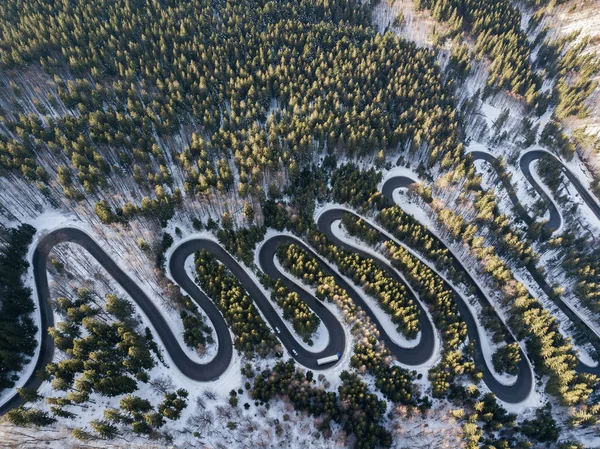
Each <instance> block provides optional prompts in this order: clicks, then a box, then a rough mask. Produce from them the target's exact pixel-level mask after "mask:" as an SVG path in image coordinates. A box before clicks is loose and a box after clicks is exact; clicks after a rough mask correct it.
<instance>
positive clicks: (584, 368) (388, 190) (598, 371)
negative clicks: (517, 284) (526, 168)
mask: <svg viewBox="0 0 600 449" xmlns="http://www.w3.org/2000/svg"><path fill="white" fill-rule="evenodd" d="M534 151H538V150H534ZM530 153H531V152H530ZM540 153H542V154H540ZM484 154H485V153H484ZM543 154H549V153H547V152H545V151H539V153H537V154H536V157H537V158H539V157H541V156H542V155H543ZM413 183H416V181H415V180H413V179H411V178H408V177H406V176H396V177H391V178H389V179H387V180H386V181H385V182H384V184H383V187H382V189H381V190H382V193H383V195H384V197H385V198H386V200H387V201H388V202H389V203H390V204H394V200H393V192H394V190H395V189H398V188H407V187H409V186H410V185H411V184H413ZM367 224H368V222H367ZM429 234H430V236H431V237H432V238H434V239H436V240H437V241H438V242H439V244H440V245H441V248H447V249H448V247H447V246H446V245H445V244H444V242H442V241H441V240H440V239H439V238H438V237H437V236H436V235H435V234H433V233H429ZM449 253H450V254H451V255H452V260H453V263H454V265H455V267H456V268H457V269H461V270H462V271H463V272H464V273H465V274H466V275H467V276H468V278H469V280H470V282H471V284H472V285H473V286H475V287H476V294H477V296H478V298H479V300H480V301H484V303H487V304H488V305H489V306H490V307H492V310H494V313H495V314H496V316H498V315H497V313H496V310H495V308H494V307H493V306H492V304H491V303H490V302H489V300H488V298H487V297H486V296H485V294H484V293H483V291H481V289H480V288H479V286H478V285H477V283H476V282H475V280H474V279H473V277H472V276H471V275H470V273H469V272H468V271H467V270H466V268H465V267H464V265H462V263H461V262H460V260H459V259H458V258H457V257H456V256H454V254H453V253H452V251H450V250H449ZM526 268H527V270H528V271H529V272H530V274H531V275H532V276H533V278H534V279H535V281H536V282H537V283H538V285H539V286H540V288H541V289H542V290H543V291H544V293H546V295H548V296H549V297H551V298H552V297H553V288H552V287H551V286H550V285H549V284H548V283H547V282H546V280H545V279H544V278H543V277H540V276H538V275H537V274H536V273H535V272H533V271H532V270H531V269H530V268H529V267H526ZM450 288H451V287H450ZM484 303H482V304H484ZM555 304H556V305H557V306H558V307H559V308H560V309H561V310H562V311H563V313H565V315H567V317H569V319H570V320H571V321H573V322H574V323H576V324H578V326H579V329H580V331H581V332H583V334H584V335H585V336H586V337H587V338H588V339H589V340H590V341H591V342H592V344H594V347H598V344H599V342H598V340H599V339H598V337H597V336H596V334H595V332H594V331H593V330H592V329H590V328H589V326H588V325H587V323H585V321H583V320H582V319H581V318H580V317H579V316H578V315H577V314H575V313H574V312H573V311H572V310H571V308H570V307H569V306H568V305H567V304H566V303H565V302H564V301H563V300H562V299H558V300H557V301H555ZM461 313H462V312H461ZM470 328H471V326H469V330H470ZM469 338H470V336H469ZM523 360H524V357H523V353H522V352H521V361H522V362H523ZM529 369H531V368H529ZM575 370H576V371H577V372H580V373H590V374H594V375H596V376H599V377H600V364H598V365H597V366H595V367H591V366H589V365H586V364H584V363H582V362H581V361H579V363H578V364H577V367H576V368H575ZM522 372H523V366H519V373H520V374H519V378H520V376H521V373H522ZM530 375H531V373H530V374H529V376H530ZM484 380H485V372H484ZM486 384H487V382H486ZM507 402H510V401H507ZM515 402H516V401H515Z"/></svg>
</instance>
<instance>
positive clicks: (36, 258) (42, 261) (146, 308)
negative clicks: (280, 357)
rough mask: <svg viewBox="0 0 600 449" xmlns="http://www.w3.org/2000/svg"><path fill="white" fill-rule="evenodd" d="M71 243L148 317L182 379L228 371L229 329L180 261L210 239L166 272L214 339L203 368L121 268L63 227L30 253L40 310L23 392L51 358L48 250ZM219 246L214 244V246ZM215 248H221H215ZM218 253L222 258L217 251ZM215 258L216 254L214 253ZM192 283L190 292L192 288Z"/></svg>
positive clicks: (180, 254)
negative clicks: (36, 350)
mask: <svg viewBox="0 0 600 449" xmlns="http://www.w3.org/2000/svg"><path fill="white" fill-rule="evenodd" d="M66 242H70V243H76V244H77V245H79V246H81V247H82V248H83V249H85V250H86V251H88V252H89V253H90V255H91V256H92V257H93V258H94V259H96V261H97V262H98V263H99V264H100V265H101V266H102V267H103V268H104V269H105V270H106V271H107V272H108V274H109V275H110V276H111V277H112V278H113V279H114V280H115V281H116V282H117V283H118V284H119V285H120V286H121V287H122V288H123V290H125V291H126V292H127V293H128V294H129V296H131V298H132V299H133V300H134V301H135V302H136V304H137V305H138V306H139V307H140V309H141V310H142V311H143V312H144V314H145V315H146V316H147V317H148V319H149V320H150V322H151V323H152V326H153V327H154V329H155V331H156V332H157V333H158V335H159V337H160V339H161V341H162V343H163V345H164V347H165V350H166V351H167V352H168V353H169V356H170V357H171V359H172V360H173V363H175V365H176V366H177V368H178V369H179V370H180V371H181V372H182V373H183V374H184V375H185V376H187V377H189V378H190V379H193V380H197V381H210V380H213V379H214V378H216V377H218V376H219V375H220V374H221V373H223V372H224V371H225V369H227V366H228V365H229V362H230V360H231V357H232V353H233V350H232V340H231V336H230V334H229V329H228V327H227V324H226V323H225V320H224V319H223V316H222V315H221V314H220V312H219V311H218V310H217V308H216V307H215V305H214V303H213V302H212V301H211V300H210V299H209V298H208V297H207V296H206V295H205V294H204V293H202V292H201V291H200V290H199V289H198V288H197V287H195V285H193V282H191V280H190V279H189V278H188V277H187V274H185V267H184V262H185V259H186V257H187V256H188V255H190V254H192V253H193V251H195V250H196V249H199V248H200V247H201V246H203V245H205V248H206V249H207V250H209V251H212V250H214V249H215V248H214V247H213V244H214V242H212V241H210V240H196V241H191V242H185V243H184V244H183V245H181V246H180V247H178V248H177V250H176V254H177V257H175V258H172V259H171V263H170V268H171V272H172V273H173V274H174V275H175V276H176V277H177V279H178V280H179V281H182V280H183V278H184V277H185V278H187V281H188V282H184V285H185V288H186V290H187V292H188V293H189V294H190V296H191V297H192V298H193V299H194V300H195V301H196V303H197V304H198V305H199V306H200V307H201V308H202V309H203V310H204V311H205V312H206V313H207V315H208V316H209V318H210V319H211V321H212V324H213V326H214V328H215V332H216V334H217V341H218V347H219V354H218V355H217V356H216V357H215V358H214V359H213V360H211V361H210V362H207V363H205V364H201V363H196V362H194V361H192V360H191V359H190V358H189V357H188V356H187V355H186V353H185V352H184V350H183V349H182V348H181V346H180V345H179V343H178V342H177V339H176V338H175V336H174V335H173V332H172V331H171V329H170V327H169V325H168V324H167V322H166V321H165V319H164V318H163V316H162V314H161V313H160V311H159V310H158V309H157V308H156V306H155V305H154V303H153V302H152V300H151V299H150V298H148V296H147V295H146V294H145V293H144V291H143V290H142V289H141V288H140V287H139V286H138V284H137V283H136V282H135V281H133V280H132V279H131V278H130V277H129V276H128V275H127V274H126V273H125V272H124V271H123V270H121V268H120V267H119V266H118V265H117V264H116V263H115V262H114V261H113V260H112V259H111V257H110V256H109V255H108V254H107V253H106V252H105V251H104V250H103V249H102V248H101V247H100V246H99V245H98V244H97V243H96V242H95V241H94V240H93V239H92V238H91V237H90V236H89V235H88V234H86V233H85V232H83V231H81V230H79V229H75V228H63V229H58V230H55V231H53V232H51V233H49V234H47V235H45V236H44V237H42V238H41V240H40V241H39V243H38V245H37V247H36V249H35V251H34V254H33V276H34V279H35V285H36V291H37V296H38V301H39V306H40V315H41V328H42V338H41V346H40V354H39V357H38V360H37V362H36V365H35V369H34V372H33V374H31V376H30V377H29V379H27V381H26V382H25V385H24V386H25V387H28V388H33V389H37V388H38V387H39V386H40V384H41V383H42V380H41V379H40V378H39V377H38V376H36V373H39V372H42V371H43V370H44V367H45V366H46V365H47V364H48V363H50V362H51V361H52V358H53V354H54V343H53V341H52V338H50V336H49V335H48V327H50V326H53V325H54V316H53V311H52V305H51V302H50V289H49V286H48V276H47V271H46V263H47V258H48V254H49V253H50V251H51V250H52V248H53V247H54V246H55V245H57V244H59V243H66ZM217 246H218V245H217ZM218 248H220V247H218ZM220 249H221V252H222V253H226V252H225V251H224V250H223V249H222V248H220ZM215 255H216V256H217V257H219V256H220V255H221V254H219V253H217V254H215ZM190 284H192V285H193V287H195V288H192V285H190ZM20 404H22V401H21V399H20V397H19V396H18V394H16V393H15V395H14V396H13V397H12V398H11V399H9V400H8V401H7V402H5V403H4V404H3V405H2V407H0V414H3V413H5V412H6V411H8V410H9V409H11V408H14V407H17V406H19V405H20Z"/></svg>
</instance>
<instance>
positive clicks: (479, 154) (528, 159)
mask: <svg viewBox="0 0 600 449" xmlns="http://www.w3.org/2000/svg"><path fill="white" fill-rule="evenodd" d="M469 154H470V155H472V156H473V160H482V161H486V162H488V163H490V164H491V166H492V167H493V168H494V170H496V172H498V167H499V166H500V161H499V160H498V159H497V158H496V157H495V156H494V155H492V154H490V153H487V152H485V151H478V150H474V151H470V152H469ZM542 156H549V157H552V158H553V159H554V160H555V161H556V162H558V163H559V164H560V165H561V167H562V169H563V173H564V174H565V176H566V177H567V179H568V180H569V181H570V182H571V184H573V187H575V190H577V192H578V193H579V195H580V196H581V198H582V199H583V201H584V202H585V203H586V205H587V206H588V207H589V208H590V210H591V211H592V213H593V214H594V215H596V217H598V219H599V220H600V204H599V203H598V201H596V199H595V198H594V196H593V195H592V194H591V193H590V192H589V191H588V190H587V189H586V188H585V187H584V185H583V184H582V183H581V181H580V180H579V179H578V177H577V175H575V173H573V172H572V171H571V170H569V169H568V168H567V166H566V165H565V164H563V162H562V161H561V160H560V159H558V158H557V157H556V156H554V155H553V154H552V153H550V152H548V151H545V150H530V151H526V152H525V153H523V154H522V155H521V157H520V159H519V168H520V169H521V171H522V172H523V175H524V176H525V178H526V179H527V181H528V182H529V183H530V184H531V186H532V187H533V188H534V190H535V191H536V192H537V193H538V195H539V196H540V197H541V198H542V199H543V200H544V202H545V203H546V205H547V207H548V211H549V213H550V218H549V219H548V221H547V222H546V223H545V224H544V229H545V230H546V231H548V232H550V233H552V232H554V231H556V230H557V229H559V228H560V227H561V225H562V216H561V214H560V212H559V210H558V208H557V207H556V204H555V202H554V201H553V200H552V198H550V196H548V194H547V193H546V190H544V188H543V187H542V186H541V185H540V184H539V183H538V182H537V180H536V179H535V178H534V176H533V174H532V173H531V164H532V163H533V162H535V161H537V160H538V159H540V158H541V157H542ZM498 175H499V177H500V180H501V182H502V183H503V184H504V188H505V189H506V191H507V192H508V196H509V198H510V200H511V202H512V203H513V205H514V206H515V208H516V211H517V213H518V215H519V216H520V218H521V219H522V220H523V221H525V222H526V223H527V225H531V224H532V223H533V220H532V218H531V217H530V216H529V215H528V213H527V211H526V210H525V209H524V207H523V206H522V204H521V203H520V201H519V199H518V197H517V195H516V194H515V191H514V189H513V188H512V186H511V185H507V184H506V182H505V180H504V178H503V177H502V176H500V175H501V174H500V173H499V172H498Z"/></svg>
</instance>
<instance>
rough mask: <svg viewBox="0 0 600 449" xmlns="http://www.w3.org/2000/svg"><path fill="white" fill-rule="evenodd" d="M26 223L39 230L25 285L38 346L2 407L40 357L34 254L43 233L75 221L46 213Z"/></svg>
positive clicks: (4, 396)
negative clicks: (30, 301)
mask: <svg viewBox="0 0 600 449" xmlns="http://www.w3.org/2000/svg"><path fill="white" fill-rule="evenodd" d="M26 223H28V224H30V225H32V226H33V227H35V228H36V229H37V232H36V233H35V235H34V236H33V239H32V241H31V245H29V249H28V251H27V262H29V268H28V269H27V273H26V274H25V276H24V280H23V281H24V285H25V286H26V287H28V288H30V289H31V298H32V300H33V303H34V307H35V310H34V311H33V313H32V314H31V318H32V319H33V322H34V323H35V325H36V326H37V328H38V329H37V332H36V334H35V340H36V342H38V344H37V345H36V347H35V353H34V354H33V357H31V358H30V359H29V362H28V363H27V364H25V365H24V366H23V369H22V370H21V371H20V372H19V373H18V374H19V379H18V380H17V382H15V386H14V387H13V388H7V389H6V390H4V391H2V392H1V393H0V405H2V404H4V403H5V402H6V401H8V400H9V399H10V398H12V397H13V396H14V395H15V394H16V393H15V392H16V390H17V388H21V387H23V385H25V382H26V381H27V380H28V379H29V377H30V376H31V375H32V374H33V370H34V369H35V364H36V362H37V360H38V358H39V356H40V345H39V342H40V341H41V338H42V329H41V317H40V307H39V303H40V300H39V298H38V294H37V289H36V288H35V280H34V278H33V253H34V251H35V248H36V247H37V244H38V242H39V240H40V238H41V237H42V235H43V231H46V230H51V229H55V228H59V227H64V226H73V225H74V223H75V221H74V219H73V217H72V216H66V215H64V214H60V213H58V212H57V211H48V212H45V213H43V214H41V215H39V216H38V217H36V218H35V219H33V220H27V221H26ZM17 225H18V223H12V224H7V226H9V227H10V226H17Z"/></svg>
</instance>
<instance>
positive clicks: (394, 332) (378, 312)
mask: <svg viewBox="0 0 600 449" xmlns="http://www.w3.org/2000/svg"><path fill="white" fill-rule="evenodd" d="M341 223H342V222H341V220H336V221H334V222H333V223H332V224H331V230H332V232H333V234H334V235H335V236H336V237H337V238H339V239H340V240H342V241H345V242H347V243H349V244H351V245H352V246H359V245H357V243H359V242H358V241H357V240H356V239H354V238H353V237H352V236H350V235H349V234H348V232H347V231H346V229H345V228H343V227H342V226H341ZM364 246H366V245H362V246H360V249H364V250H365V251H367V250H368V252H369V253H370V254H373V253H374V251H372V250H369V249H368V248H365V247H364ZM373 257H374V258H375V256H373ZM377 259H379V260H383V259H382V258H381V257H377ZM388 265H389V264H388ZM398 274H399V275H400V276H401V277H402V279H403V280H404V283H405V285H406V286H407V287H408V288H409V289H410V290H411V292H412V293H413V294H414V295H415V297H416V298H418V295H417V294H416V292H414V291H413V290H412V288H411V287H410V284H408V282H406V280H405V279H404V277H403V276H402V275H401V274H400V273H398ZM355 287H357V289H358V288H361V287H360V286H358V285H356V284H355ZM361 290H362V292H363V294H362V295H361V296H362V297H363V299H364V300H365V302H366V303H367V305H368V306H369V309H371V310H372V311H373V313H374V314H375V316H376V317H377V319H378V320H379V322H380V323H381V326H382V327H383V329H384V331H385V333H386V334H388V335H389V337H390V339H391V340H392V341H393V342H394V343H396V344H397V345H398V346H401V347H403V348H414V347H416V346H418V345H419V343H420V342H421V332H420V331H419V333H418V335H417V337H415V338H414V339H412V340H408V339H407V338H406V337H405V336H404V335H402V334H401V333H400V332H398V329H397V328H396V325H395V324H394V322H393V321H392V319H391V318H390V316H389V315H388V314H387V313H386V312H384V311H383V309H382V308H381V307H380V306H379V304H378V303H377V301H376V300H375V298H373V297H372V296H371V295H369V294H367V293H364V289H363V288H361ZM424 309H426V307H425V306H424ZM436 343H438V341H437V339H436ZM436 346H437V345H436ZM437 349H438V348H436V350H437ZM436 350H434V354H435V353H436ZM426 363H428V362H426Z"/></svg>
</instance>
